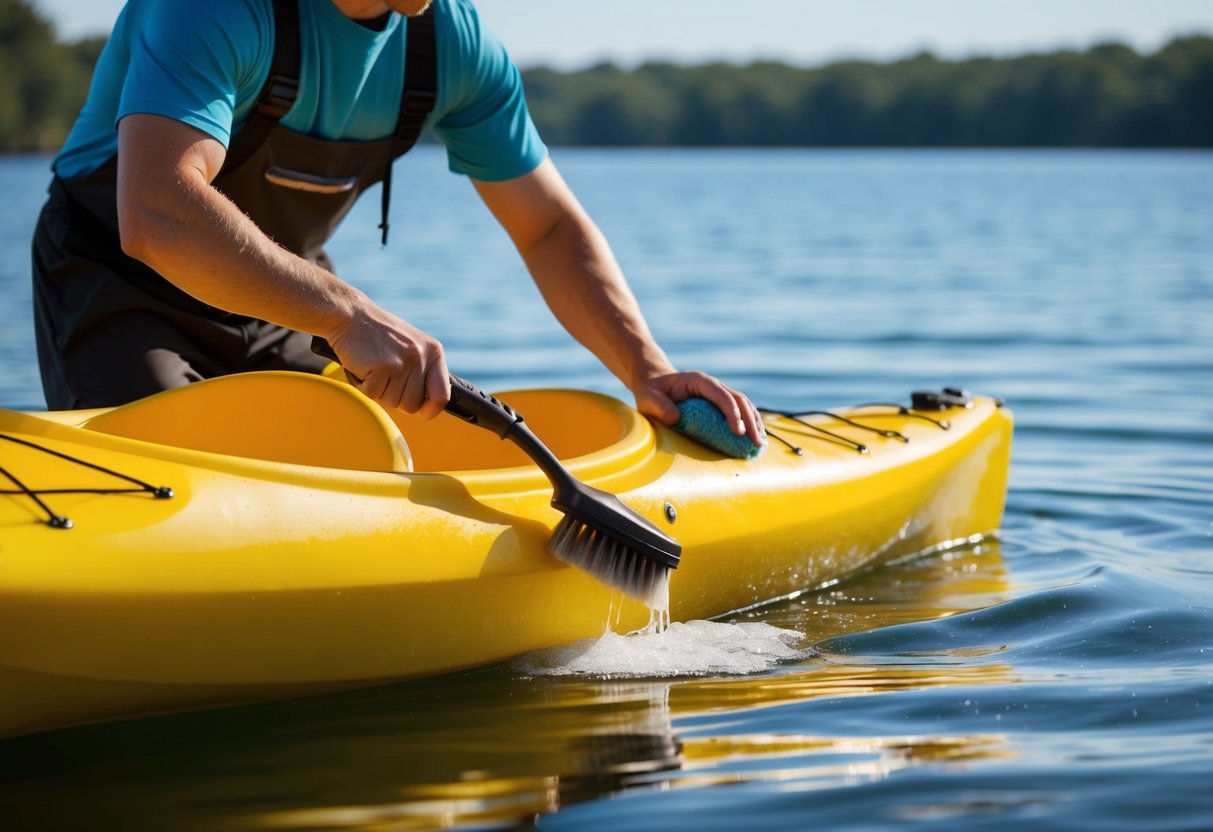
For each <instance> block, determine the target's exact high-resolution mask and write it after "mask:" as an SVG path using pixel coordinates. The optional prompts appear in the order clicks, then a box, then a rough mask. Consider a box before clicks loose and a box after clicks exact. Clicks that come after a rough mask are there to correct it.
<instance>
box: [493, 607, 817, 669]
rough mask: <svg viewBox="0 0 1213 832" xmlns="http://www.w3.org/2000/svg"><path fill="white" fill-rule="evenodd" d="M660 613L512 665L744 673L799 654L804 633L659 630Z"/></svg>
mask: <svg viewBox="0 0 1213 832" xmlns="http://www.w3.org/2000/svg"><path fill="white" fill-rule="evenodd" d="M660 615H661V614H660V613H655V614H654V617H653V619H652V620H651V621H650V623H649V626H648V627H646V628H645V629H643V630H638V631H636V632H634V633H629V634H628V635H617V634H616V633H613V632H607V633H605V634H603V636H602V637H601V638H596V639H592V638H590V639H583V640H582V641H579V642H576V643H575V644H569V645H564V646H560V647H549V648H546V649H543V650H536V651H534V652H531V653H527V654H526V655H525V656H522V657H521V658H519V659H518V660H517V661H516V663H515V666H516V667H517V668H518V669H519V670H520V671H521V672H523V673H525V674H527V675H529V676H591V677H597V678H604V679H637V678H652V677H665V676H707V675H712V676H716V675H745V674H749V673H761V672H763V671H765V670H770V669H771V668H772V667H774V666H775V665H776V664H779V663H780V662H787V661H795V660H797V659H801V658H804V656H805V655H806V653H807V651H806V650H803V649H800V648H798V647H797V646H796V645H797V644H799V643H800V641H801V640H802V639H803V638H804V634H803V633H799V632H797V631H795V630H784V629H781V628H779V627H772V626H771V625H770V624H762V623H757V622H752V623H751V622H745V623H741V624H722V623H719V622H714V621H688V622H686V623H681V622H677V621H675V622H674V623H673V624H670V625H669V626H668V628H663V626H662V624H663V622H662V621H661V620H660Z"/></svg>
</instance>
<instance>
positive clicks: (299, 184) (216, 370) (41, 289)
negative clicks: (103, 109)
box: [33, 0, 438, 409]
mask: <svg viewBox="0 0 1213 832" xmlns="http://www.w3.org/2000/svg"><path fill="white" fill-rule="evenodd" d="M274 25H275V35H274V57H273V62H272V64H271V66H270V71H269V76H268V78H267V80H266V82H265V85H264V86H263V87H262V90H261V92H260V94H259V96H258V100H257V104H256V105H255V107H254V109H253V111H252V112H251V113H250V115H249V117H248V120H247V121H246V122H245V124H244V126H243V127H242V128H241V130H240V131H239V132H238V133H237V134H236V135H235V136H233V138H232V140H231V143H230V146H229V148H228V153H227V157H226V159H225V162H224V166H223V169H222V170H221V171H220V172H219V175H218V176H217V177H216V178H215V181H214V186H215V187H216V188H217V189H218V190H220V191H221V192H223V193H224V194H225V195H226V196H227V197H228V198H230V199H231V200H232V201H233V202H234V203H235V204H236V205H237V206H238V207H239V208H240V209H241V210H242V211H244V212H245V213H246V214H248V215H249V217H251V218H252V220H253V222H255V223H256V224H257V226H258V227H259V228H260V229H261V230H262V231H263V232H265V233H266V235H267V236H269V237H270V238H272V239H273V240H275V241H276V242H277V243H278V244H279V245H281V246H283V247H284V248H286V249H288V250H290V251H292V252H294V253H295V254H297V255H299V256H300V257H303V258H305V259H307V260H309V261H310V262H312V263H316V264H318V265H320V266H322V267H323V268H326V269H329V270H332V262H331V261H330V260H329V257H328V255H327V254H326V253H325V251H324V244H325V242H326V241H327V240H328V239H329V237H330V236H331V235H332V233H333V231H334V230H335V229H336V228H337V226H338V225H339V224H340V222H341V220H342V219H343V218H344V217H345V215H346V214H347V213H348V212H349V210H350V208H351V207H353V205H354V202H355V201H357V199H358V196H359V195H360V194H361V193H362V192H363V191H364V190H366V189H367V188H369V187H371V186H372V185H374V184H375V183H377V182H380V181H382V182H383V203H382V208H381V210H382V222H381V224H380V228H381V229H382V239H383V242H384V243H386V242H387V228H388V222H387V220H388V203H389V200H390V198H391V175H392V161H393V160H394V159H395V158H396V157H398V156H400V155H402V154H404V153H405V152H407V151H408V150H409V149H410V148H411V147H412V146H413V145H414V144H415V143H416V141H417V138H418V136H419V135H420V133H421V129H422V126H423V125H424V123H425V119H426V116H427V115H429V113H430V111H431V110H432V109H433V106H434V100H435V97H436V93H437V78H438V73H437V54H436V49H435V37H434V18H433V13H432V11H431V12H427V13H426V14H425V15H423V16H421V17H413V18H409V20H408V31H407V46H406V55H405V61H404V91H403V94H402V96H401V101H400V110H399V116H398V119H397V123H396V128H395V130H394V131H393V133H392V134H391V135H390V136H387V137H385V138H382V139H375V140H371V141H352V140H326V139H318V138H314V137H311V136H307V135H304V134H302V133H296V132H294V131H292V130H289V129H287V128H286V127H283V126H282V125H280V124H279V121H280V120H281V119H282V117H283V116H285V115H286V114H287V112H288V111H289V110H290V108H291V105H292V104H294V102H295V98H296V95H297V91H298V88H299V64H300V45H299V13H298V8H297V4H296V2H295V0H274ZM117 169H118V165H117V155H116V154H115V156H114V157H112V158H111V159H109V160H108V161H107V162H106V163H105V164H103V165H102V166H101V167H100V168H98V169H97V170H96V171H94V172H93V173H90V174H86V175H84V176H81V177H78V178H75V179H70V180H63V179H60V178H59V177H57V176H56V177H55V178H54V179H53V181H52V182H51V186H50V189H49V193H50V196H49V198H48V200H47V203H46V205H45V207H44V208H43V210H42V214H41V215H40V217H39V219H38V226H37V228H36V230H35V232H34V242H33V273H34V287H33V289H34V328H35V332H36V335H37V346H38V362H39V365H40V368H41V371H42V386H43V390H44V392H45V394H46V399H47V404H48V406H49V407H50V408H52V409H72V408H83V407H105V406H111V405H116V404H122V403H124V402H127V401H131V400H134V399H136V398H140V397H142V396H146V395H150V394H151V393H155V392H158V391H160V390H164V389H167V388H170V387H177V386H180V385H183V384H186V383H188V382H191V381H197V380H199V379H203V378H209V377H211V376H216V375H224V374H227V373H234V372H242V371H248V370H260V369H295V370H305V371H312V372H316V371H319V370H320V369H321V368H322V367H323V366H324V364H325V361H324V360H323V359H319V358H317V357H316V356H314V355H313V354H312V352H311V349H310V344H311V337H310V336H304V335H303V334H302V333H297V332H293V331H291V330H288V329H284V328H283V327H279V326H276V325H274V324H269V323H267V322H265V321H260V320H257V319H255V318H249V317H246V316H242V315H234V314H231V313H228V312H224V311H222V310H219V309H215V308H214V307H211V306H208V305H207V304H205V303H203V302H201V301H199V300H197V299H196V298H193V297H191V296H190V295H188V294H186V293H185V292H183V291H182V290H180V289H178V288H177V287H176V286H174V285H173V284H172V283H170V282H169V281H168V280H165V279H164V278H163V277H161V276H160V275H159V274H157V273H156V272H155V271H153V270H152V269H151V268H149V267H148V266H146V265H145V264H143V263H141V262H139V261H137V260H135V259H133V258H131V257H128V256H127V255H126V254H124V253H123V251H122V246H121V242H120V237H119V233H118V211H117V200H116V181H117Z"/></svg>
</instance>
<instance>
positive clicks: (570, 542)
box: [548, 483, 682, 606]
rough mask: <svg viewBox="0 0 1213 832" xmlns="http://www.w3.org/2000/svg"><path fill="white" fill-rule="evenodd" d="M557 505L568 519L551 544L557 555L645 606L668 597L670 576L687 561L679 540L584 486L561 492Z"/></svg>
mask: <svg viewBox="0 0 1213 832" xmlns="http://www.w3.org/2000/svg"><path fill="white" fill-rule="evenodd" d="M552 505H553V506H554V507H556V508H557V509H559V510H560V511H562V512H564V514H565V517H564V519H563V520H561V521H560V524H559V525H557V526H556V529H555V531H554V532H553V533H552V539H551V540H550V541H549V542H548V550H549V551H550V552H551V553H552V554H553V555H555V556H556V557H557V558H559V559H560V560H562V561H564V562H565V563H567V564H569V565H571V566H575V567H577V568H578V569H582V570H584V571H586V572H588V573H590V574H591V575H593V576H594V577H596V578H598V579H599V580H601V581H603V582H604V583H607V584H610V585H611V586H613V587H616V588H617V589H621V590H623V591H624V592H626V593H627V594H628V595H631V596H633V597H635V598H638V599H640V600H642V601H645V602H646V603H649V602H651V601H653V600H655V599H661V598H664V597H665V588H666V581H667V576H668V575H669V571H670V570H671V569H675V568H677V566H678V561H679V559H680V558H681V556H682V546H680V545H679V544H678V541H676V540H674V539H673V538H672V537H670V536H669V535H668V534H666V533H665V532H663V531H662V530H661V529H659V528H657V527H656V526H654V525H653V524H652V523H650V522H649V521H648V520H646V519H645V518H643V517H641V516H640V515H639V514H637V513H636V512H634V511H632V510H631V509H630V508H628V507H627V506H625V505H624V504H623V503H622V502H620V500H619V498H618V497H616V496H615V495H613V494H608V493H607V492H605V491H599V490H598V489H596V488H591V487H590V486H588V485H585V484H584V483H575V487H572V488H559V489H557V493H556V495H555V496H554V497H553V498H552ZM650 606H659V604H650Z"/></svg>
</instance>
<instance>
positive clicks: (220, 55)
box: [115, 0, 274, 147]
mask: <svg viewBox="0 0 1213 832" xmlns="http://www.w3.org/2000/svg"><path fill="white" fill-rule="evenodd" d="M138 9H139V11H138V19H130V20H128V23H129V24H131V30H130V32H131V34H130V65H129V69H128V71H127V75H126V80H125V83H124V84H123V87H122V96H121V100H120V102H119V105H118V112H117V118H116V121H118V120H121V119H122V118H123V117H124V116H127V115H132V114H134V113H152V114H155V115H162V116H167V117H169V118H173V119H176V120H178V121H181V122H183V123H185V124H189V125H191V126H193V127H196V128H198V129H199V130H202V131H203V132H204V133H207V134H208V135H210V136H212V137H214V138H215V139H217V140H218V141H219V142H221V143H222V144H223V145H224V146H225V147H226V146H227V144H228V142H229V140H230V138H231V134H232V125H233V124H234V123H235V121H236V119H237V113H238V112H239V111H241V109H247V107H248V106H250V105H251V102H252V100H253V99H254V98H255V97H256V95H257V92H258V91H259V90H260V88H261V85H262V83H263V82H264V79H265V77H266V75H267V74H268V72H269V65H270V61H271V59H272V57H273V48H274V30H273V19H272V16H271V13H270V4H269V3H267V2H262V0H207V2H205V3H189V4H182V3H179V2H175V0H144V2H143V3H141V4H139V7H138ZM116 121H115V123H116Z"/></svg>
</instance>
